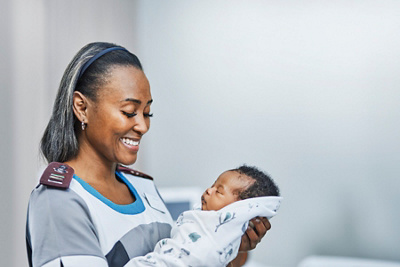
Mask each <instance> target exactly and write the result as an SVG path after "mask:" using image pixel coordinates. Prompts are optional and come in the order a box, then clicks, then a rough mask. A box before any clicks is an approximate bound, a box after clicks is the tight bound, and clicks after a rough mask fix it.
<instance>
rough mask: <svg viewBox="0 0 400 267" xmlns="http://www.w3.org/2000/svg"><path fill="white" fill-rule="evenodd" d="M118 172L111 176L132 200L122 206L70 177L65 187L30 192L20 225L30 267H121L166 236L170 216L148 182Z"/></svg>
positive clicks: (150, 248) (143, 253)
mask: <svg viewBox="0 0 400 267" xmlns="http://www.w3.org/2000/svg"><path fill="white" fill-rule="evenodd" d="M123 171H124V173H122V172H121V171H117V172H116V175H117V177H118V178H119V179H120V180H121V181H122V182H124V183H125V184H126V185H127V186H128V188H129V190H130V191H131V192H132V194H133V195H134V196H135V198H136V201H135V202H134V203H131V204H128V205H117V204H115V203H113V202H111V201H110V200H108V199H106V198H105V197H103V196H102V195H101V194H100V193H99V192H98V191H96V190H95V189H94V188H93V187H91V186H90V185H89V184H87V183H86V182H84V181H83V180H82V179H80V178H79V177H78V176H76V175H74V176H73V178H72V180H71V182H70V184H69V187H68V188H64V189H61V188H57V187H51V186H48V185H43V184H41V185H39V186H38V187H36V188H35V189H34V190H33V192H32V194H31V197H30V200H29V206H28V215H27V224H26V241H27V249H28V259H29V263H30V266H45V267H52V266H57V267H59V266H65V267H67V266H115V267H119V266H124V265H125V264H127V263H128V262H129V261H130V260H131V259H132V258H135V257H138V256H143V255H145V254H147V253H149V252H152V251H153V250H154V246H155V244H156V243H157V242H158V241H159V240H161V239H163V238H166V237H169V236H170V230H171V224H172V218H171V216H170V214H169V212H168V211H167V209H166V207H165V205H164V203H163V201H162V199H161V198H160V196H159V194H158V192H157V189H156V187H155V185H154V183H153V181H152V179H147V178H143V177H139V176H137V175H134V174H138V173H137V172H135V171H133V170H128V169H124V170H123ZM139 175H140V173H139ZM55 178H57V177H55Z"/></svg>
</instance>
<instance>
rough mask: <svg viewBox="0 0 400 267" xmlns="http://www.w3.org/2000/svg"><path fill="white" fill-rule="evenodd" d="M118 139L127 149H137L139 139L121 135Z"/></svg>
mask: <svg viewBox="0 0 400 267" xmlns="http://www.w3.org/2000/svg"><path fill="white" fill-rule="evenodd" d="M120 140H121V142H122V143H123V144H124V146H125V147H127V148H128V149H129V150H131V151H138V150H139V143H140V140H138V139H131V138H127V137H122V138H121V139H120Z"/></svg>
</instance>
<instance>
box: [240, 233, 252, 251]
mask: <svg viewBox="0 0 400 267" xmlns="http://www.w3.org/2000/svg"><path fill="white" fill-rule="evenodd" d="M248 250H250V239H249V237H248V236H247V234H246V233H245V234H244V235H242V241H241V242H240V247H239V251H248Z"/></svg>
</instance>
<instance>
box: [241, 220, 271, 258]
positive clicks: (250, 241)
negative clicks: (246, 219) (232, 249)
mask: <svg viewBox="0 0 400 267" xmlns="http://www.w3.org/2000/svg"><path fill="white" fill-rule="evenodd" d="M251 224H253V225H254V228H253V227H251V226H250V225H251ZM269 229H271V224H270V223H269V221H268V219H267V218H265V217H257V218H254V219H252V220H251V221H250V223H249V227H247V230H246V232H245V234H244V235H243V236H242V242H241V243H240V247H239V251H249V250H252V249H254V248H255V247H256V246H257V244H258V243H260V241H261V239H262V238H263V237H264V235H265V234H266V233H267V231H268V230H269Z"/></svg>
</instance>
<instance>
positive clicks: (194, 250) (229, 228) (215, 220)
mask: <svg viewBox="0 0 400 267" xmlns="http://www.w3.org/2000/svg"><path fill="white" fill-rule="evenodd" d="M281 200H282V198H281V197H257V198H249V199H245V200H239V201H237V202H234V203H232V204H230V205H228V206H226V207H224V208H222V209H221V210H218V211H201V210H191V211H186V212H183V213H182V214H181V215H180V216H179V218H178V219H177V222H176V225H175V226H174V227H173V228H172V230H171V238H166V239H162V240H160V241H159V242H158V243H157V245H156V247H155V249H154V252H153V253H149V254H147V255H146V256H144V257H141V259H138V262H140V263H141V264H138V265H132V266H169V267H171V266H185V267H188V266H193V267H194V266H210V267H218V266H226V265H227V264H228V263H229V262H230V261H232V260H233V259H234V258H235V257H236V256H237V253H238V250H239V246H240V242H241V237H242V235H243V234H244V232H245V231H246V229H247V226H248V223H249V220H251V219H252V218H254V217H257V216H260V217H267V218H268V219H270V218H272V217H273V216H275V214H276V211H277V210H278V208H279V206H280V202H281Z"/></svg>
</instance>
